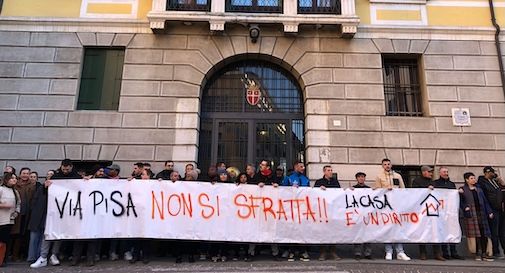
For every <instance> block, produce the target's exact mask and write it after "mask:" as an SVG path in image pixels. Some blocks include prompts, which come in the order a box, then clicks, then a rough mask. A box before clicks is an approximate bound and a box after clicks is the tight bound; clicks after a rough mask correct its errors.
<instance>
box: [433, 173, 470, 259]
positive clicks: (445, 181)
mask: <svg viewBox="0 0 505 273" xmlns="http://www.w3.org/2000/svg"><path fill="white" fill-rule="evenodd" d="M438 175H439V178H438V179H437V180H435V181H433V186H434V187H435V188H438V189H451V190H455V189H456V184H454V182H452V181H451V179H450V178H449V169H448V168H447V167H440V168H439V169H438ZM449 250H450V251H449ZM442 256H443V257H444V259H446V260H450V259H456V260H464V259H465V258H464V257H462V256H460V255H459V254H458V251H457V250H456V244H442Z"/></svg>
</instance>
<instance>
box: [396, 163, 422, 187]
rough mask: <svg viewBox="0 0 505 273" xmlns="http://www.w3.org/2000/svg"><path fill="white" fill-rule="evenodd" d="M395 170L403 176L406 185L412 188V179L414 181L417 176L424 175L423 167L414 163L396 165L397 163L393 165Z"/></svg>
mask: <svg viewBox="0 0 505 273" xmlns="http://www.w3.org/2000/svg"><path fill="white" fill-rule="evenodd" d="M393 170H394V171H395V172H397V173H399V174H400V175H401V176H402V179H403V182H404V183H405V187H407V188H411V187H412V181H414V179H415V178H416V177H420V176H421V175H422V173H421V167H419V166H412V165H404V166H395V165H393Z"/></svg>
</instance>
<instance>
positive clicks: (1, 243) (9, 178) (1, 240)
mask: <svg viewBox="0 0 505 273" xmlns="http://www.w3.org/2000/svg"><path fill="white" fill-rule="evenodd" d="M16 182H17V176H16V175H15V174H13V173H6V174H5V176H4V177H3V181H2V185H1V186H0V266H3V265H4V259H5V252H6V251H7V243H8V241H9V238H10V234H11V229H12V225H14V219H16V217H17V216H18V214H19V212H20V211H21V198H20V196H19V193H18V192H17V190H16V189H15V188H14V186H15V185H16Z"/></svg>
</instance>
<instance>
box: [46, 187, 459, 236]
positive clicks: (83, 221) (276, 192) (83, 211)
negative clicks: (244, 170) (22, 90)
mask: <svg viewBox="0 0 505 273" xmlns="http://www.w3.org/2000/svg"><path fill="white" fill-rule="evenodd" d="M458 211H459V195H458V192H457V191H456V190H445V189H435V190H429V189H394V190H385V189H376V190H372V189H354V190H351V189H346V190H344V189H327V190H325V191H323V190H321V189H319V188H293V187H278V188H274V187H271V186H265V187H262V188H260V187H259V186H256V185H239V186H237V185H235V184H220V183H217V184H214V185H212V184H211V183H206V182H189V181H188V182H175V183H173V182H171V181H161V182H160V181H156V180H132V181H126V180H107V179H92V180H54V181H53V184H52V185H51V186H50V187H49V196H48V213H47V222H46V230H45V234H46V238H47V239H48V240H55V239H93V238H159V239H186V240H209V241H230V242H258V243H302V244H347V243H363V242H369V243H373V242H404V243H442V242H445V243H458V242H460V240H461V229H460V225H459V221H458Z"/></svg>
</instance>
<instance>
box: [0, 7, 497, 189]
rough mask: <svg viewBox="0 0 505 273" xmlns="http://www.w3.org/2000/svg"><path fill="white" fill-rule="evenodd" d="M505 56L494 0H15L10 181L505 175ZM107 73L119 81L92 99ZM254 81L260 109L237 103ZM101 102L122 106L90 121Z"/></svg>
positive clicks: (10, 36)
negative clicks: (81, 166)
mask: <svg viewBox="0 0 505 273" xmlns="http://www.w3.org/2000/svg"><path fill="white" fill-rule="evenodd" d="M492 2H493V8H494V16H495V19H496V24H498V25H499V26H501V27H502V29H503V28H505V0H495V1H492ZM498 48H500V49H501V52H499V51H498ZM111 50H115V51H111ZM503 52H505V35H504V34H503V32H502V33H501V34H499V35H496V28H495V26H494V25H493V23H492V12H491V7H490V4H489V1H484V0H457V1H455V0H404V1H400V0H338V1H336V0H323V1H304V0H298V1H297V0H284V1H280V0H263V1H262V0H259V1H258V0H187V1H177V0H168V1H163V0H79V1H78V0H47V1H36V0H3V3H2V9H1V12H0V111H1V112H2V115H3V116H4V120H3V121H2V122H0V166H2V165H3V166H6V165H13V166H16V167H22V166H25V165H29V166H31V167H33V168H34V169H36V170H38V171H40V172H45V171H46V170H47V169H53V168H55V167H56V165H55V164H57V162H58V160H60V159H62V158H70V159H72V160H75V161H76V162H86V164H93V163H97V162H98V163H103V164H106V163H107V164H108V163H110V162H112V161H113V162H114V163H118V164H120V165H122V166H123V168H124V169H126V170H127V169H129V168H130V166H131V164H132V163H133V162H136V161H146V162H152V163H153V165H154V169H161V168H162V165H163V162H164V161H166V160H174V161H175V162H176V164H177V166H178V167H179V168H182V166H183V165H184V164H186V163H195V164H198V166H199V167H200V168H202V169H207V167H208V166H209V165H211V164H214V163H216V162H218V161H225V162H230V163H231V165H236V167H238V168H239V169H241V170H242V169H244V168H245V167H244V166H245V164H246V163H252V164H257V163H258V162H259V161H260V160H261V159H262V158H267V159H268V160H269V161H271V165H272V167H277V166H281V167H282V168H283V169H285V170H287V169H289V168H290V165H291V164H292V163H293V162H294V160H295V159H300V160H303V161H304V162H305V163H306V164H307V167H308V168H307V170H308V175H309V177H310V178H311V179H312V180H314V179H316V178H318V177H319V176H320V175H322V167H323V166H325V165H332V166H333V167H334V168H333V169H334V170H336V171H337V172H338V173H339V179H341V180H342V181H349V183H351V181H352V180H353V179H354V174H355V173H356V172H358V171H364V172H366V173H367V174H369V176H368V178H369V179H373V177H374V174H375V173H377V171H378V169H379V167H378V164H380V161H381V159H382V158H386V157H387V158H390V159H391V160H392V161H393V164H395V165H396V166H398V168H399V169H398V171H400V172H402V174H404V175H405V176H406V178H407V180H410V179H411V178H412V177H413V176H415V175H416V174H417V173H418V172H419V167H420V165H431V166H449V168H450V170H451V174H453V175H451V176H452V177H453V180H455V181H462V173H464V172H466V171H474V172H476V173H481V172H482V167H483V166H487V165H492V166H496V167H497V168H498V169H499V170H500V171H501V172H502V173H504V172H505V98H504V90H505V89H504V87H503V85H504V83H503V78H504V76H503V73H504V72H503V64H502V63H500V60H502V62H503V59H504V56H503ZM95 54H96V55H95ZM93 58H95V59H93ZM92 60H95V61H96V60H101V61H103V63H104V66H103V67H102V66H94V65H91V64H90V63H91V62H92ZM114 60H120V61H119V62H118V63H115V61H114ZM96 62H98V61H96ZM109 63H115V64H120V65H116V66H117V67H116V68H114V69H112V70H111V69H110V67H109V66H108V64H109ZM88 65H90V66H89V68H88ZM97 67H99V68H100V69H103V71H104V72H103V73H102V72H100V77H105V78H106V79H111V80H108V83H107V84H106V83H103V84H97V83H96V82H89V85H87V84H88V82H87V81H88V78H89V77H91V76H89V77H88V76H86V75H88V74H87V73H88V72H87V71H88V70H87V69H89V73H94V72H93V71H97V70H100V69H98V68H97ZM104 67H105V68H104ZM100 71H101V70H100ZM230 71H235V72H236V73H238V74H240V75H241V76H237V77H239V78H236V79H233V76H231V75H232V74H233V73H232V72H230ZM237 71H238V72H237ZM244 71H245V72H244ZM251 71H256V72H254V73H256V74H254V73H253V72H251ZM258 71H261V73H260V72H258ZM239 72H240V73H239ZM97 73H98V72H97ZM114 73H116V74H115V76H110V77H109V76H108V75H112V74H114ZM230 73H232V74H230ZM262 73H263V74H262ZM276 73H277V74H276ZM279 73H280V74H279ZM253 74H254V76H251V75H253ZM261 75H263V76H261ZM266 75H270V76H266ZM272 75H277V76H272ZM248 77H249V78H248ZM269 77H271V78H269ZM249 80H250V81H249ZM104 81H107V80H104ZM251 81H252V82H254V84H258V85H259V86H261V87H259V88H260V89H259V90H260V93H261V94H260V103H259V104H254V103H255V101H254V100H253V99H252V98H251V97H247V95H240V96H238V95H237V96H236V97H235V95H234V94H235V93H240V94H242V93H243V92H246V91H252V89H250V88H251V84H250V83H251ZM246 83H249V84H246ZM254 84H253V85H254ZM97 86H98V87H97ZM223 86H225V87H223ZM282 86H284V87H282ZM286 86H290V88H291V89H292V90H295V91H293V92H294V93H289V94H290V95H288V93H287V92H288V91H285V90H287V89H290V88H287V87H286ZM291 89H290V90H291ZM86 90H91V91H89V92H98V93H99V92H105V91H103V90H112V91H110V92H111V93H110V94H109V93H107V94H102V96H100V94H98V96H99V97H100V99H101V100H106V101H109V100H111V101H114V102H113V103H111V104H110V105H107V106H104V105H105V104H100V105H96V107H95V106H93V107H95V108H93V109H92V107H91V106H89V105H91V104H93V103H92V102H88V103H89V105H88V106H86V105H85V104H84V102H83V101H85V99H86V94H85V93H86V92H88V91H86ZM97 90H98V91H97ZM114 90H115V91H114ZM283 90H284V91H283ZM296 90H297V91H296ZM234 92H235V93H234ZM282 92H286V93H285V94H284V93H282ZM289 92H291V91H289ZM246 93H247V92H246ZM283 94H284V95H283ZM94 95H95V93H93V96H94ZM90 96H91V95H90ZM89 98H91V97H89ZM89 98H88V99H89ZM231 98H235V99H234V100H232V99H231ZM251 100H252V101H251ZM223 101H226V103H225V106H219V107H218V106H216V105H221V104H220V102H223ZM251 102H252V104H251ZM256 103H257V102H256ZM235 104H236V105H237V108H236V109H235V108H234V107H235V106H234V105H235ZM240 105H242V106H240ZM244 105H245V106H244ZM251 105H252V106H254V107H253V108H254V109H253V108H250V107H251ZM258 105H260V106H258ZM286 105H288V106H289V107H288V106H286ZM90 107H91V108H90ZM257 108H259V110H258V109H257ZM233 109H235V110H233ZM248 109H249V110H248ZM293 109H297V110H296V111H295V110H293ZM461 113H463V114H464V115H468V116H467V117H461V116H458V115H460V114H461ZM461 118H463V119H464V120H463V121H464V122H462V123H461V124H460V123H458V120H459V121H461ZM465 118H469V119H468V120H467V119H465ZM470 120H471V122H470ZM237 128H242V129H237ZM266 137H269V138H268V139H267V138H266ZM239 140H240V141H239Z"/></svg>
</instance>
